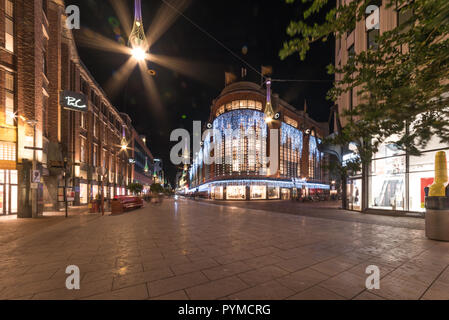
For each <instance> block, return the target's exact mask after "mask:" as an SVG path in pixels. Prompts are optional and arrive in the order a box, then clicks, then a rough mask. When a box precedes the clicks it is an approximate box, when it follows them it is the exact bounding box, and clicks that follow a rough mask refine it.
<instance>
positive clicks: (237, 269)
mask: <svg viewBox="0 0 449 320" xmlns="http://www.w3.org/2000/svg"><path fill="white" fill-rule="evenodd" d="M252 269H254V267H252V266H250V265H248V264H246V263H245V262H244V261H238V262H233V263H229V264H225V265H220V266H218V267H214V268H210V269H206V270H203V273H204V274H205V275H206V277H208V278H209V279H210V280H218V279H221V278H225V277H229V276H232V275H235V274H238V273H243V272H246V271H249V270H252Z"/></svg>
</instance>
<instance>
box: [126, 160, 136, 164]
mask: <svg viewBox="0 0 449 320" xmlns="http://www.w3.org/2000/svg"><path fill="white" fill-rule="evenodd" d="M128 161H129V163H131V164H135V163H136V159H128Z"/></svg>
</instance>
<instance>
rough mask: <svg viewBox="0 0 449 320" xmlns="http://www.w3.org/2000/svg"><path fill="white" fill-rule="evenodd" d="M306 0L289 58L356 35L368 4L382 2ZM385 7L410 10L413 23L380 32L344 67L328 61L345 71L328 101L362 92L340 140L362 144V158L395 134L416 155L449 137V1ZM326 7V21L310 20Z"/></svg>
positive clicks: (389, 2) (293, 26) (395, 1)
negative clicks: (435, 138) (314, 46)
mask: <svg viewBox="0 0 449 320" xmlns="http://www.w3.org/2000/svg"><path fill="white" fill-rule="evenodd" d="M286 2H287V3H293V2H295V0H286ZM302 2H303V3H310V6H309V7H308V8H307V9H306V10H305V11H304V15H303V19H302V20H301V21H293V22H291V23H290V25H289V27H288V29H287V34H288V35H289V36H290V37H291V39H290V40H289V41H288V42H286V43H284V47H283V49H282V50H281V51H280V57H281V58H282V59H284V58H286V57H288V56H290V55H292V54H295V53H298V54H299V56H300V59H305V58H306V55H307V52H308V51H309V49H310V47H311V45H312V44H313V43H314V42H316V41H330V40H332V41H333V40H334V37H335V38H337V39H338V38H341V37H343V36H345V35H346V34H349V33H350V32H352V31H353V30H354V28H355V24H356V22H357V21H360V20H362V19H364V18H365V15H366V9H367V7H368V6H369V5H370V4H372V3H376V2H379V1H369V0H353V1H352V2H350V3H349V4H341V5H340V6H338V7H333V8H331V9H327V8H329V3H330V1H329V0H302ZM341 2H344V1H341ZM383 5H384V6H387V7H390V8H394V9H395V10H398V11H399V12H401V13H405V11H408V13H410V14H404V16H406V17H407V19H406V21H403V22H401V24H400V25H398V26H397V27H395V28H393V29H391V30H389V31H385V32H382V33H380V34H379V35H378V37H377V38H376V46H373V47H372V48H371V49H368V50H366V51H362V52H354V53H353V54H352V55H350V56H349V58H348V62H347V63H346V64H344V65H342V66H341V67H337V66H334V65H330V66H329V67H328V72H329V73H334V74H340V76H341V77H340V79H341V80H340V81H338V82H337V81H335V82H334V85H333V88H332V89H331V90H330V92H329V94H328V99H331V100H333V101H336V100H337V99H338V97H339V96H340V95H342V94H343V93H345V92H349V91H350V90H353V92H354V93H355V94H356V95H357V96H358V97H359V100H358V101H359V103H358V104H357V105H356V106H354V107H353V109H352V110H346V111H344V112H343V113H342V114H341V116H342V117H348V118H351V119H354V121H350V122H349V123H348V124H347V125H345V127H344V128H343V130H342V132H339V133H338V135H336V136H335V138H334V139H333V140H334V141H333V142H334V143H335V142H338V143H341V144H343V143H349V142H360V143H359V145H358V149H359V153H360V156H361V158H362V161H369V160H370V159H371V156H372V153H373V152H376V151H377V148H378V146H379V145H380V144H381V143H383V142H390V140H389V139H391V137H394V141H391V142H392V143H395V144H396V145H397V147H398V148H399V149H402V150H406V151H408V152H409V153H410V154H415V155H418V154H420V151H421V150H422V149H423V148H424V147H425V146H426V145H427V144H428V142H429V141H430V139H431V138H432V137H433V136H438V137H439V138H440V141H441V142H443V143H448V142H449V126H448V119H449V1H447V0H416V1H411V0H384V1H383ZM324 11H325V12H324ZM323 13H325V18H324V20H323V21H322V22H321V23H317V22H315V23H313V24H309V20H311V18H312V17H314V16H315V17H316V16H317V15H321V16H322V15H323ZM381 19H382V17H381ZM315 21H316V20H315ZM348 109H349V108H348ZM361 141H362V142H361Z"/></svg>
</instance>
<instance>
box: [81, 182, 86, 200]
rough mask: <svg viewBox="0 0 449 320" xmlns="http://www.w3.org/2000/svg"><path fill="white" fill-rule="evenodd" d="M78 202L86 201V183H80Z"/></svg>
mask: <svg viewBox="0 0 449 320" xmlns="http://www.w3.org/2000/svg"><path fill="white" fill-rule="evenodd" d="M80 203H81V204H86V203H87V184H85V183H80Z"/></svg>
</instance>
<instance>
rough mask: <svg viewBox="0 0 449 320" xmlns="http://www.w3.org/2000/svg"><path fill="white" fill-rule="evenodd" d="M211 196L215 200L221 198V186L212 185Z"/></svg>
mask: <svg viewBox="0 0 449 320" xmlns="http://www.w3.org/2000/svg"><path fill="white" fill-rule="evenodd" d="M212 190H213V191H212V192H213V197H212V198H214V199H216V200H223V187H213V188H212Z"/></svg>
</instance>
